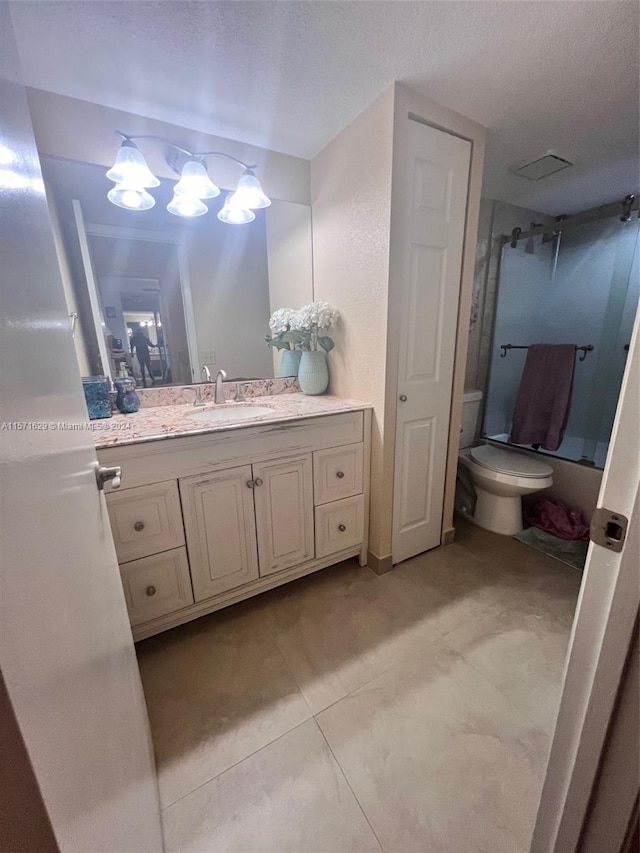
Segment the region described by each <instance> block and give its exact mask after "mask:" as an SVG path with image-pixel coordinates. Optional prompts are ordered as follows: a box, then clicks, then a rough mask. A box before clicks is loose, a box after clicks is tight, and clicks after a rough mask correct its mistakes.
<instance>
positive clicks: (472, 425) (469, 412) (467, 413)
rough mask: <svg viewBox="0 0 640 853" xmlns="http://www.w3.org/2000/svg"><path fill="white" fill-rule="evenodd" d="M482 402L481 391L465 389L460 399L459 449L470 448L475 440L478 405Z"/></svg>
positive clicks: (478, 413) (478, 412)
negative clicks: (460, 426)
mask: <svg viewBox="0 0 640 853" xmlns="http://www.w3.org/2000/svg"><path fill="white" fill-rule="evenodd" d="M481 402H482V391H476V390H475V388H467V389H466V390H465V392H464V395H463V397H462V428H461V430H460V448H463V447H471V445H472V444H473V442H474V441H475V438H476V430H477V428H478V416H479V415H480V403H481Z"/></svg>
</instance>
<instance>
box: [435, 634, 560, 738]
mask: <svg viewBox="0 0 640 853" xmlns="http://www.w3.org/2000/svg"><path fill="white" fill-rule="evenodd" d="M450 633H451V632H450ZM442 642H443V643H445V644H446V646H447V648H448V649H451V651H454V652H455V653H456V654H457V655H459V656H460V657H461V658H462V660H463V661H464V662H465V663H466V664H467V666H470V667H471V669H472V670H473V671H474V672H475V673H476V674H477V675H479V676H480V677H481V678H482V679H483V680H484V681H486V682H487V684H490V685H491V687H493V689H494V690H497V691H498V693H499V694H500V695H501V696H503V697H504V698H505V699H506V700H507V702H508V703H509V705H511V707H512V708H513V709H514V710H516V711H517V712H518V713H519V714H522V716H523V717H525V718H526V719H527V720H528V721H529V723H530V724H531V725H532V726H534V728H535V729H537V730H538V731H540V732H543V733H544V734H545V735H546V736H548V737H552V736H553V732H548V731H547V730H546V729H545V727H544V726H542V725H540V723H539V722H536V720H534V719H533V718H532V717H531V716H530V715H529V714H528V712H527V711H525V710H524V708H521V707H520V706H519V705H516V703H515V702H514V701H513V699H511V697H509V696H507V694H506V693H504V692H503V691H502V690H501V689H500V688H499V687H498V685H497V684H494V683H493V681H492V680H491V679H490V678H489V676H488V675H487V674H486V673H484V672H483V671H482V670H481V669H478V667H477V666H476V665H475V664H474V663H472V662H471V661H470V660H469V659H468V658H467V656H466V655H465V654H464V653H463V652H461V651H459V650H458V649H456V648H455V647H454V646H452V645H451V643H448V642H447V640H446V639H445V638H444V637H443V639H442ZM559 706H560V702H559V700H558V707H559Z"/></svg>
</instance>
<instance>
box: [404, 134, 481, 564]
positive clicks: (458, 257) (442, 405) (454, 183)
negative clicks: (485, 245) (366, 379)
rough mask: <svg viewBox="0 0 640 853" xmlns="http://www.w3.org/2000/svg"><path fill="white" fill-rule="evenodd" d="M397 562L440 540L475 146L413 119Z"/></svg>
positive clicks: (406, 216)
mask: <svg viewBox="0 0 640 853" xmlns="http://www.w3.org/2000/svg"><path fill="white" fill-rule="evenodd" d="M408 121H409V145H408V159H407V163H406V164H405V168H404V182H405V185H404V199H405V201H404V210H403V211H402V214H401V216H402V227H401V228H400V229H399V231H400V233H401V234H402V235H403V236H402V239H403V241H404V244H403V246H402V249H401V251H402V256H403V258H404V268H403V273H402V278H401V283H400V288H401V316H402V325H401V336H400V352H399V367H398V403H397V419H396V448H395V480H394V500H393V546H392V552H393V562H394V563H398V562H400V561H401V560H406V559H407V558H408V557H412V556H414V554H419V553H420V552H422V551H426V550H428V549H429V548H435V547H436V546H437V545H439V544H440V535H441V524H442V504H443V499H444V480H445V466H446V458H447V443H448V433H449V410H450V406H451V386H452V381H453V362H454V355H455V340H456V325H457V316H458V298H459V291H460V275H461V271H462V249H463V244H464V226H465V214H466V205H467V192H468V183H469V165H470V161H471V143H470V142H468V141H466V140H464V139H459V138H458V137H456V136H452V135H451V134H449V133H445V132H444V131H441V130H436V129H435V128H433V127H429V126H427V125H424V124H421V123H419V122H417V121H413V120H412V119H409V120H408Z"/></svg>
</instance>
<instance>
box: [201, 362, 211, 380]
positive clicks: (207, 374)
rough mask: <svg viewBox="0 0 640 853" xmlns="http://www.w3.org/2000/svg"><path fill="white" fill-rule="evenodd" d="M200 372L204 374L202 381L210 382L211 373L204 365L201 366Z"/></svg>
mask: <svg viewBox="0 0 640 853" xmlns="http://www.w3.org/2000/svg"><path fill="white" fill-rule="evenodd" d="M202 372H203V373H204V381H205V382H211V371H210V370H209V368H208V367H207V365H206V364H203V365H202Z"/></svg>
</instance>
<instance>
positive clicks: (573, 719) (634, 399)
mask: <svg viewBox="0 0 640 853" xmlns="http://www.w3.org/2000/svg"><path fill="white" fill-rule="evenodd" d="M639 411H640V308H639V309H638V311H637V313H636V320H635V325H634V330H633V335H632V337H631V345H630V348H629V356H628V360H627V365H626V369H625V374H624V378H623V381H622V388H621V392H620V399H619V403H618V409H617V412H616V418H615V422H614V426H613V432H612V436H611V444H610V449H609V455H608V457H607V462H606V466H605V470H604V476H603V479H602V486H601V488H600V495H599V497H598V506H599V507H603V506H606V507H607V508H608V509H610V510H613V511H615V512H617V513H620V514H622V515H626V516H627V518H628V519H629V526H628V529H627V537H626V541H625V543H624V547H623V548H622V551H621V552H620V553H619V554H618V553H614V552H612V551H610V550H607V549H606V548H605V547H603V546H601V545H596V544H594V542H593V541H592V542H591V543H590V544H589V551H588V554H587V563H586V566H585V575H584V580H583V583H582V588H581V590H580V597H579V599H578V607H577V611H576V617H575V620H574V623H573V628H572V632H571V639H570V642H569V651H568V655H567V661H566V666H565V675H564V685H563V692H562V698H561V701H560V708H559V711H558V718H557V721H556V727H555V732H554V736H553V742H552V746H551V754H550V756H549V763H548V765H547V774H546V777H545V782H544V787H543V791H542V798H541V801H540V807H539V810H538V817H537V821H536V826H535V830H534V835H533V840H532V846H531V853H575V851H578V850H579V849H580V844H581V837H582V832H583V828H584V827H585V819H586V818H587V817H589V818H593V816H594V814H593V813H591V814H590V807H591V800H592V795H593V794H594V791H595V787H596V783H597V779H598V774H599V770H600V765H601V761H602V759H603V758H604V756H605V754H606V750H607V736H608V733H609V730H610V725H611V722H612V720H613V719H614V714H615V711H616V701H617V697H618V694H619V692H620V688H621V685H622V684H623V679H624V675H625V665H626V662H627V660H628V658H629V654H630V651H631V649H632V647H633V644H634V637H635V630H636V625H637V619H638V612H639V608H640V587H639V584H638V573H637V554H638V552H639V551H640V493H639V486H638V478H639V474H640V461H639V460H640V438H639V435H638V426H637V424H638V412H639Z"/></svg>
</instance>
